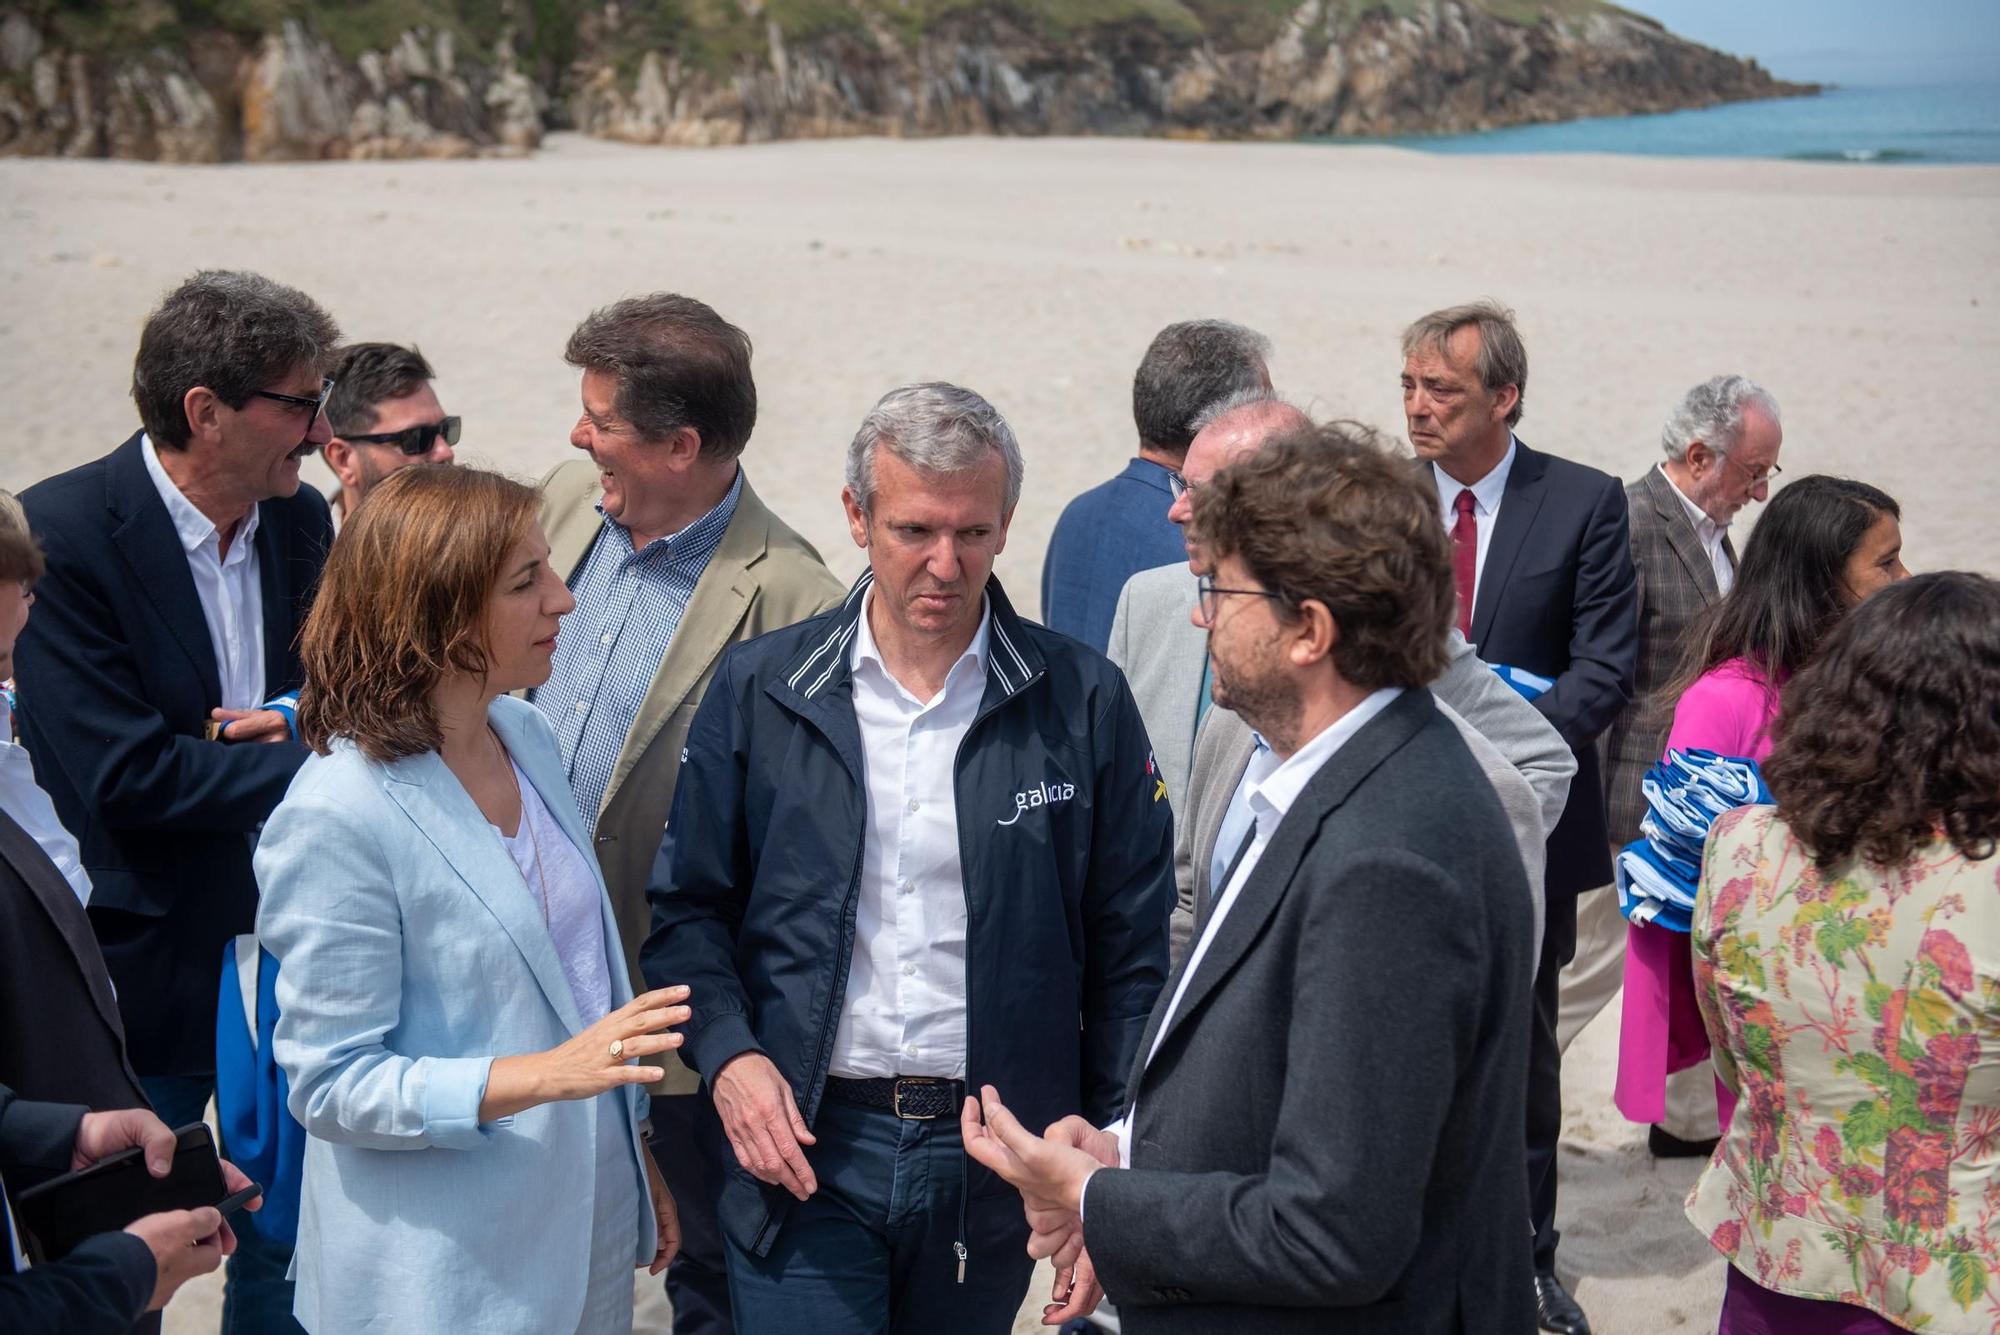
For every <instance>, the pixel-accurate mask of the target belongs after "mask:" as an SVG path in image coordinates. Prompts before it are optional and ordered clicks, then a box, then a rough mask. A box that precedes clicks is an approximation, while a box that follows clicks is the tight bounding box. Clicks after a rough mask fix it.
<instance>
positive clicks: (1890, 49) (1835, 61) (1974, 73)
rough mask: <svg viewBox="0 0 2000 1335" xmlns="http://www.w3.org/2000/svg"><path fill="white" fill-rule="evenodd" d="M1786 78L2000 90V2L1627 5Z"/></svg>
mask: <svg viewBox="0 0 2000 1335" xmlns="http://www.w3.org/2000/svg"><path fill="white" fill-rule="evenodd" d="M1621 2H1622V3H1623V4H1624V5H1625V7H1626V8H1627V9H1632V10H1636V11H1638V12H1639V13H1641V14H1646V15H1650V16H1651V17H1653V18H1656V19H1658V20H1659V21H1660V22H1662V23H1664V24H1666V25H1667V27H1668V28H1670V29H1672V30H1673V31H1674V32H1676V33H1679V34H1680V35H1681V36H1683V37H1687V38H1690V39H1692V40H1694V41H1697V42H1701V43H1703V44H1705V45H1708V46H1713V47H1717V48H1720V49H1721V50H1724V51H1728V52H1731V53H1732V54H1735V55H1739V56H1754V57H1756V58H1757V59H1758V60H1759V61H1760V62H1762V63H1763V65H1764V67H1765V68H1766V69H1769V70H1770V71H1771V72H1772V73H1773V74H1776V75H1778V76H1779V77H1780V78H1787V79H1799V80H1809V81H1814V82H1821V83H1844V84H1852V85H1883V84H1911V83H1945V82H1949V83H1991V82H1996V81H2000V0H1621Z"/></svg>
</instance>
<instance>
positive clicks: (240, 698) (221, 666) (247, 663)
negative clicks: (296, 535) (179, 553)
mask: <svg viewBox="0 0 2000 1335" xmlns="http://www.w3.org/2000/svg"><path fill="white" fill-rule="evenodd" d="M139 452H140V453H141V454H142V455H144V456H145V459H146V472H147V473H148V474H149V475H150V476H151V477H152V479H153V489H154V490H155V491H157V492H159V493H160V499H161V500H162V501H163V502H165V503H166V507H167V514H168V516H169V517H171V518H172V519H173V521H174V532H175V533H177V534H179V535H180V540H181V550H183V551H185V552H186V553H187V563H188V571H189V573H191V574H192V575H193V576H194V592H195V597H197V598H199V599H200V600H201V615H202V619H203V620H204V621H206V622H207V623H208V642H209V644H211V645H212V646H214V648H215V670H216V673H217V675H218V676H219V677H220V678H221V682H222V707H223V708H224V709H255V708H257V706H259V705H261V704H263V703H264V585H263V581H262V580H261V579H260V578H259V573H258V565H257V544H256V542H255V541H254V539H255V538H256V536H257V507H256V506H254V505H253V506H251V507H250V515H249V517H248V518H246V519H245V520H243V522H242V523H240V524H238V525H237V526H236V536H235V537H233V538H231V539H230V540H229V554H228V555H227V556H224V555H223V554H222V533H221V530H219V529H217V528H216V527H215V525H214V524H212V523H210V522H209V518H208V516H207V515H205V514H203V513H202V512H201V511H199V510H197V509H196V508H195V506H194V502H193V501H190V500H189V499H188V498H187V497H185V496H183V495H182V494H181V489H180V488H179V487H177V486H175V485H174V480H173V479H172V478H170V477H168V476H167V470H166V469H165V468H164V467H162V466H161V464H160V455H159V452H158V451H157V450H155V449H154V448H153V438H152V437H151V436H147V437H144V438H143V439H142V440H141V442H140V446H139Z"/></svg>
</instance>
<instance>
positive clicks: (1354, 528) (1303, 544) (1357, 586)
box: [1192, 422, 1456, 691]
mask: <svg viewBox="0 0 2000 1335" xmlns="http://www.w3.org/2000/svg"><path fill="white" fill-rule="evenodd" d="M1192 529H1193V534H1194V540H1195V542H1196V543H1197V544H1199V545H1200V546H1201V548H1202V549H1203V554H1204V555H1205V556H1206V557H1208V558H1209V559H1210V560H1211V561H1220V560H1222V559H1223V558H1224V557H1228V556H1240V557H1241V558H1242V560H1243V564H1244V566H1245V567H1246V568H1247V569H1248V570H1249V572H1250V573H1251V574H1252V575H1254V576H1255V577H1256V578H1257V579H1258V581H1260V582H1261V583H1262V584H1263V586H1264V587H1265V588H1266V589H1268V590H1270V591H1271V592H1272V593H1275V594H1277V595H1278V603H1277V606H1278V607H1279V608H1280V609H1281V611H1282V613H1283V614H1284V615H1287V616H1296V615H1297V614H1298V609H1299V607H1300V605H1301V604H1303V603H1305V602H1307V601H1309V600H1310V601H1315V602H1318V603H1320V604H1322V605H1323V606H1324V607H1325V608H1326V610H1327V611H1328V612H1329V613H1330V614H1331V615H1332V617H1333V620H1334V624H1335V625H1337V626H1338V627H1339V628H1340V639H1339V642H1338V643H1337V644H1336V645H1335V646H1334V650H1333V663H1334V667H1335V668H1336V669H1337V670H1338V671H1339V673H1340V675H1341V676H1342V677H1343V678H1345V679H1346V680H1347V681H1348V682H1350V683H1352V684H1353V685H1355V686H1359V687H1361V688H1362V689H1363V690H1369V691H1373V690H1379V689H1381V688H1383V687H1385V686H1402V687H1414V686H1427V685H1429V684H1430V683H1431V682H1432V681H1434V680H1436V679H1437V677H1438V675H1439V674H1440V673H1442V672H1443V671H1444V669H1445V664H1446V662H1447V659H1446V657H1445V639H1446V636H1447V634H1448V633H1449V632H1450V630H1451V619H1452V611H1453V607H1454V606H1455V601H1454V600H1455V598H1456V593H1455V591H1454V590H1455V587H1456V586H1454V585H1453V583H1452V576H1451V541H1450V539H1448V538H1446V537H1445V534H1444V526H1443V525H1442V524H1440V523H1439V522H1438V516H1437V502H1436V500H1434V499H1433V498H1432V497H1431V496H1430V494H1429V493H1428V492H1427V491H1426V490H1425V489H1424V487H1423V486H1422V485H1421V484H1420V483H1419V482H1418V481H1417V480H1416V478H1415V476H1414V475H1413V474H1412V473H1411V472H1410V467H1409V462H1408V460H1406V459H1402V458H1398V457H1396V456H1395V455H1392V454H1391V453H1389V451H1388V450H1387V449H1386V448H1385V447H1384V446H1383V444H1382V438H1381V437H1380V436H1378V435H1377V434H1376V433H1375V432H1374V431H1373V430H1371V429H1370V428H1368V427H1365V426H1363V425H1361V424H1360V423H1359V422H1329V423H1327V424H1326V425H1324V426H1317V427H1312V428H1309V429H1306V430H1302V431H1297V432H1293V433H1291V434H1288V435H1284V436H1280V437H1278V438H1277V439H1276V440H1274V441H1273V442H1272V443H1270V444H1268V445H1266V446H1264V447H1263V448H1262V449H1260V450H1258V451H1256V452H1255V453H1253V454H1250V455H1248V456H1246V457H1244V458H1242V459H1239V460H1238V461H1237V462H1236V463H1233V464H1231V465H1230V466H1229V467H1227V468H1225V469H1223V470H1222V471H1221V472H1219V473H1217V474H1216V475H1215V476H1214V477H1213V478H1211V479H1210V480H1209V482H1208V485H1207V486H1204V487H1203V488H1201V490H1200V491H1198V492H1196V493H1195V501H1194V523H1193V526H1192Z"/></svg>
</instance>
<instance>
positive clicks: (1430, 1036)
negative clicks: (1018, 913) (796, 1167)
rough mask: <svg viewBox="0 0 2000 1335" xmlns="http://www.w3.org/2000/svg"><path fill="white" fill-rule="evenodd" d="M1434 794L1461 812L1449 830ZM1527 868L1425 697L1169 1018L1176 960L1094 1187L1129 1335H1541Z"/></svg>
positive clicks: (1399, 714) (1266, 858) (1275, 853)
mask: <svg viewBox="0 0 2000 1335" xmlns="http://www.w3.org/2000/svg"><path fill="white" fill-rule="evenodd" d="M1216 712H1217V713H1220V711H1216ZM1440 793H1461V794H1464V797H1463V799H1462V800H1460V801H1457V802H1455V803H1453V805H1452V807H1451V812H1450V819H1449V820H1448V821H1446V820H1440V819H1439V809H1438V794H1440ZM1514 849H1515V843H1514V838H1513V836H1512V835H1511V834H1510V833H1509V831H1508V828H1507V822H1506V818H1505V817H1504V816H1503V815H1502V814H1501V811H1500V806H1499V803H1498V802H1496V801H1495V800H1494V798H1493V796H1492V794H1491V793H1490V792H1488V791H1486V787H1485V785H1484V784H1483V783H1482V782H1481V781H1480V778H1479V771H1478V768H1477V766H1476V765H1475V764H1474V763H1473V760H1472V757H1471V756H1470V755H1469V754H1468V753H1467V751H1466V748H1465V745H1464V743H1463V742H1462V741H1461V740H1460V737H1459V734H1458V733H1457V731H1456V730H1454V729H1453V728H1452V726H1451V725H1450V724H1449V723H1448V722H1446V720H1445V719H1444V717H1443V716H1442V715H1441V714H1440V713H1439V712H1438V711H1437V710H1436V709H1435V708H1434V707H1433V704H1432V700H1431V697H1430V694H1429V693H1428V692H1426V691H1421V690H1414V691H1406V692H1404V693H1403V695H1402V696H1401V697H1399V698H1398V699H1397V700H1395V701H1394V702H1392V703H1391V704H1390V705H1389V707H1388V708H1387V709H1385V710H1383V711H1382V713H1381V714H1379V715H1378V716H1377V717H1375V718H1374V719H1371V720H1370V721H1369V722H1368V724H1367V725H1366V726H1364V727H1363V728H1362V729H1361V730H1360V731H1359V732H1357V733H1356V734H1355V735H1354V736H1353V737H1352V738H1351V739H1349V740H1348V742H1347V744H1346V745H1345V746H1343V747H1341V749H1340V750H1339V751H1337V752H1335V753H1334V755H1333V756H1332V757H1330V758H1329V759H1328V760H1327V762H1326V764H1325V765H1323V766H1322V767H1321V768H1320V770H1319V772H1318V773H1317V774H1316V775H1314V776H1313V778H1312V779H1311V780H1310V781H1309V782H1308V783H1307V785H1306V787H1305V789H1304V791H1303V792H1302V793H1300V795H1299V797H1298V799H1297V801H1295V802H1294V803H1293V804H1292V806H1291V808H1290V810H1289V811H1288V812H1287V813H1286V815H1285V818H1284V820H1283V822H1282V823H1281V824H1280V825H1279V826H1278V829H1277V832H1276V834H1275V836H1274V837H1273V838H1272V839H1271V841H1270V843H1269V844H1268V845H1267V846H1266V848H1265V849H1264V851H1263V853H1262V855H1261V856H1260V858H1259V860H1258V862H1257V865H1256V867H1255V868H1254V869H1253V870H1252V871H1251V873H1250V875H1249V876H1248V877H1247V878H1246V879H1245V881H1244V883H1243V885H1242V887H1241V888H1240V889H1239V890H1238V891H1237V899H1236V902H1235V904H1234V906H1233V907H1232V908H1231V909H1230V911H1229V915H1228V916H1227V917H1226V918H1224V919H1223V920H1222V921H1221V922H1220V923H1219V924H1217V925H1216V927H1215V929H1214V932H1215V934H1214V937H1213V939H1212V940H1211V941H1210V942H1209V945H1208V949H1207V952H1206V953H1205V954H1204V955H1203V957H1202V960H1201V965H1200V967H1199V968H1198V969H1196V970H1195V971H1194V973H1193V974H1192V975H1191V976H1190V977H1189V978H1188V979H1187V988H1186V991H1185V993H1184V994H1183V995H1182V996H1181V997H1180V999H1179V1004H1178V1006H1175V1005H1174V1004H1173V1000H1172V999H1173V997H1174V995H1175V993H1176V992H1177V991H1179V989H1180V985H1181V974H1182V972H1183V971H1184V970H1185V969H1186V967H1187V965H1186V962H1185V961H1183V962H1182V963H1181V965H1180V966H1178V967H1177V968H1176V970H1175V972H1174V974H1173V976H1172V977H1171V978H1170V979H1169V980H1168V982H1167V986H1166V987H1165V988H1164V989H1163V990H1162V991H1161V993H1160V999H1159V1002H1158V1003H1157V1004H1156V1005H1155V1007H1154V1010H1153V1015H1152V1019H1151V1020H1150V1021H1149V1023H1148V1025H1147V1029H1146V1033H1145V1036H1144V1037H1143V1038H1142V1039H1141V1040H1140V1042H1139V1056H1138V1060H1137V1065H1136V1066H1135V1069H1134V1071H1133V1074H1132V1077H1131V1079H1130V1080H1129V1081H1128V1082H1127V1089H1128V1091H1130V1093H1129V1095H1128V1098H1130V1099H1133V1100H1136V1106H1128V1114H1129V1120H1128V1125H1127V1130H1126V1134H1127V1135H1128V1136H1129V1137H1130V1144H1131V1149H1132V1155H1131V1164H1132V1166H1131V1168H1130V1169H1129V1170H1118V1169H1109V1168H1107V1169H1103V1170H1101V1171H1099V1172H1098V1173H1097V1174H1095V1175H1094V1176H1093V1177H1092V1178H1091V1179H1090V1185H1089V1189H1088V1191H1087V1193H1086V1195H1085V1201H1084V1211H1085V1213H1084V1237H1085V1241H1086V1242H1087V1243H1088V1245H1089V1247H1090V1254H1091V1258H1092V1260H1093V1261H1094V1262H1095V1263H1096V1266H1097V1274H1098V1278H1099V1279H1100V1280H1102V1281H1103V1283H1104V1287H1105V1289H1106V1291H1107V1292H1108V1293H1109V1294H1110V1296H1111V1297H1112V1299H1113V1300H1114V1301H1116V1302H1117V1304H1118V1310H1119V1315H1120V1319H1121V1321H1122V1322H1123V1325H1124V1329H1125V1330H1126V1331H1127V1332H1128V1335H1183V1333H1185V1335H1196V1333H1197V1332H1200V1333H1201V1335H1207V1333H1208V1332H1225V1331H1258V1332H1268V1333H1270V1335H1292V1332H1299V1333H1300V1335H1303V1333H1304V1332H1308V1331H1311V1332H1325V1331H1332V1330H1337V1331H1342V1332H1353V1333H1354V1335H1375V1333H1376V1332H1381V1333H1382V1335H1388V1332H1392V1331H1393V1332H1396V1335H1469V1332H1473V1331H1477V1332H1480V1335H1525V1333H1526V1332H1529V1331H1532V1330H1533V1328H1534V1299H1533V1293H1532V1288H1531V1282H1530V1275H1531V1266H1532V1260H1531V1258H1530V1256H1529V1237H1528V1230H1527V1228H1526V1227H1525V1221H1526V1219H1527V1217H1528V1197H1527V1181H1526V1178H1525V1176H1524V1175H1523V1174H1522V1172H1521V1143H1522V1137H1523V1136H1524V1135H1525V1131H1524V1129H1523V1120H1524V1116H1525V1109H1526V1105H1527V1092H1526V1081H1527V1065H1528V1055H1527V1053H1528V1015H1529V1007H1530V985H1531V981H1532V978H1533V975H1534V968H1535V951H1534V950H1533V948H1532V941H1531V934H1530V933H1531V925H1532V923H1533V920H1534V918H1535V917H1536V916H1537V915H1535V914H1534V913H1533V912H1532V909H1531V905H1530V900H1529V897H1528V885H1527V878H1526V876H1525V874H1524V873H1523V871H1522V869H1521V866H1520V862H1519V859H1518V858H1517V857H1516V856H1515V852H1514ZM1170 1008H1171V1009H1172V1019H1171V1021H1170V1022H1168V1021H1166V1019H1165V1017H1166V1013H1167V1011H1168V1010H1169V1009H1170ZM1156 1037H1157V1038H1158V1040H1159V1044H1158V1051H1157V1052H1154V1051H1153V1047H1154V1041H1155V1038H1156Z"/></svg>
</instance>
